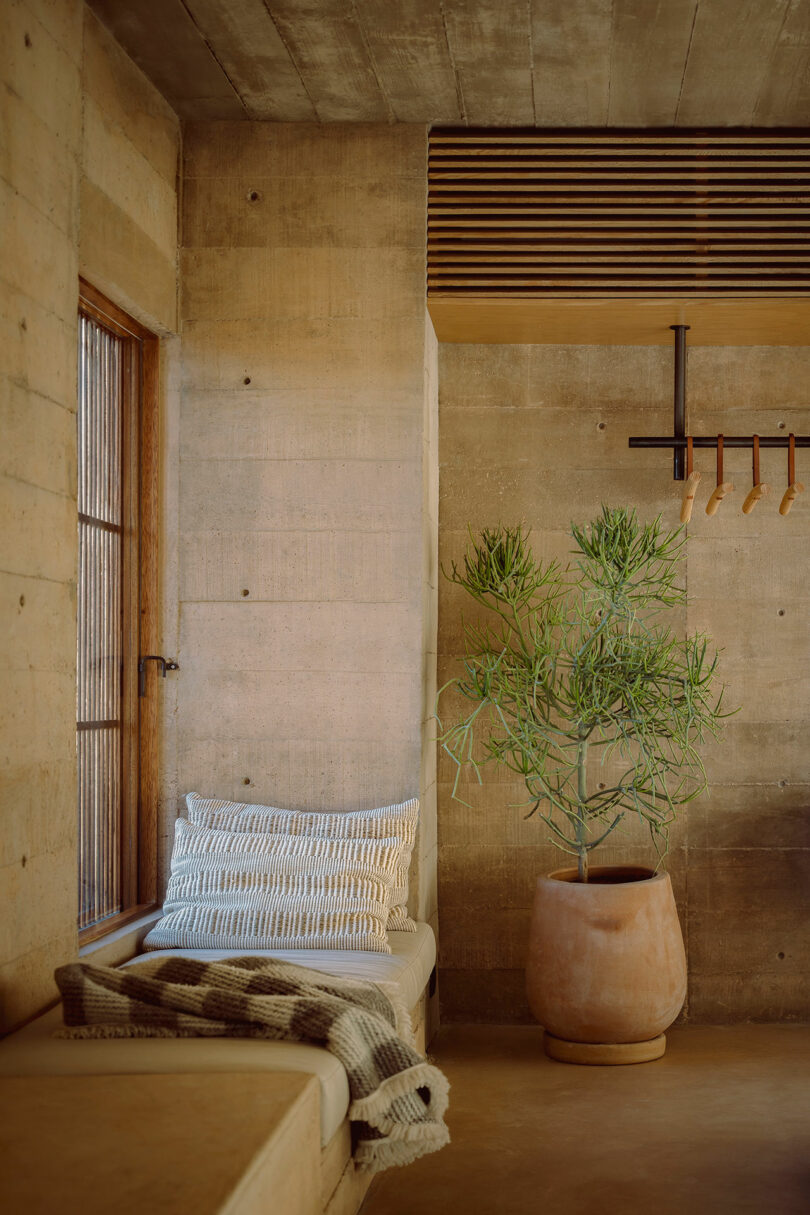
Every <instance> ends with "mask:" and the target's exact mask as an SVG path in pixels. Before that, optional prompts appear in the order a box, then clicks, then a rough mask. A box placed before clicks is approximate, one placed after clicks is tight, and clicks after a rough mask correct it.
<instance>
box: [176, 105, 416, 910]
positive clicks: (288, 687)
mask: <svg viewBox="0 0 810 1215" xmlns="http://www.w3.org/2000/svg"><path fill="white" fill-rule="evenodd" d="M426 144H427V135H426V130H425V128H424V127H403V126H400V127H390V126H385V125H371V126H365V125H362V124H361V125H351V126H348V125H347V126H340V125H337V126H326V127H318V126H314V125H308V124H275V123H201V124H191V125H189V126H188V127H187V129H186V132H185V173H184V184H183V194H184V214H183V223H182V233H183V236H182V243H183V251H182V267H181V281H182V313H183V389H182V416H181V423H180V437H179V444H180V510H179V530H178V547H179V554H180V591H179V630H180V632H179V662H180V668H181V670H180V679H179V680H178V684H177V686H178V712H177V733H176V756H177V758H176V769H175V776H174V779H175V781H176V794H177V799H178V800H177V808H178V809H179V807H180V804H181V803H180V800H179V799H180V798H181V797H182V794H184V793H185V792H187V791H189V790H191V789H197V790H199V791H201V792H203V793H206V792H207V793H209V794H214V795H218V796H223V797H230V798H236V799H238V800H241V801H250V800H256V801H262V802H270V803H273V804H276V805H281V806H290V807H298V808H309V809H327V808H335V809H339V810H340V809H350V808H368V807H372V806H380V805H385V804H388V803H391V802H397V801H401V800H403V799H404V798H406V797H411V796H414V795H416V794H419V793H420V791H421V792H422V794H423V799H424V801H425V814H424V824H425V830H424V833H423V840H422V845H421V847H420V859H421V866H420V868H421V871H422V876H421V879H419V878H418V879H417V881H416V884H415V885H416V891H415V899H416V900H417V901H418V903H419V906H418V910H419V911H420V912H421V914H422V916H423V917H424V918H429V917H431V916H432V915H434V913H435V888H434V884H433V883H432V882H431V880H430V876H429V874H430V868H431V864H432V865H433V868H434V869H435V831H434V828H433V826H432V824H433V822H435V815H434V807H435V784H434V780H433V773H432V764H433V763H434V760H433V754H432V753H433V748H432V747H430V746H426V745H424V741H423V740H424V737H425V728H424V725H423V723H424V720H425V718H426V716H427V713H426V707H425V699H424V695H423V691H424V687H425V679H426V678H427V676H426V675H425V674H424V672H425V671H428V670H429V669H430V667H431V661H432V664H433V666H434V667H435V642H434V636H435V607H434V603H435V565H436V559H435V553H436V528H437V525H436V518H437V510H436V506H435V502H436V490H435V476H433V477H431V476H430V472H429V466H430V462H431V460H432V461H433V463H434V464H435V435H436V392H437V390H436V374H435V362H436V347H435V339H433V338H432V328H431V326H430V323H429V321H428V322H427V323H426V315H425V287H424V267H425V191H426V184H425V183H426V153H427V147H426ZM426 324H427V338H426ZM431 341H432V345H431ZM423 504H424V509H423ZM431 511H432V518H433V525H432V527H431V526H430V524H429V523H428V525H427V527H426V526H425V525H424V524H423V515H424V517H425V519H427V520H430V518H431ZM431 579H432V582H431ZM431 587H432V590H431ZM431 613H432V614H431ZM423 750H424V760H423ZM167 753H168V751H167ZM420 771H421V773H422V775H421V778H420ZM167 779H169V780H170V779H172V778H171V776H170V775H169V774H168V773H167ZM420 786H421V789H420ZM173 817H174V816H173V814H172V815H169V816H167V821H166V823H165V831H166V840H165V844H164V855H165V853H166V852H167V851H168V848H169V842H170V841H169V836H170V834H171V830H172V826H173V823H172V821H171V820H172V819H173Z"/></svg>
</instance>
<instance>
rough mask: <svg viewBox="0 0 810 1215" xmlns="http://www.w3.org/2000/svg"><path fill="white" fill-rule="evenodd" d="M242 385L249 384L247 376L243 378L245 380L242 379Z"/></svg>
mask: <svg viewBox="0 0 810 1215" xmlns="http://www.w3.org/2000/svg"><path fill="white" fill-rule="evenodd" d="M242 383H243V384H249V383H250V376H249V375H246V376H245V378H244V380H243V381H242Z"/></svg>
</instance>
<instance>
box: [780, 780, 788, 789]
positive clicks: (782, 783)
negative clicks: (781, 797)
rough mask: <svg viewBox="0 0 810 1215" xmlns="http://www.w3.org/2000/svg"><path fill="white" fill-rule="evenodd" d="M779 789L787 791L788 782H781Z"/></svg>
mask: <svg viewBox="0 0 810 1215" xmlns="http://www.w3.org/2000/svg"><path fill="white" fill-rule="evenodd" d="M779 788H780V789H787V781H786V780H780V782H779Z"/></svg>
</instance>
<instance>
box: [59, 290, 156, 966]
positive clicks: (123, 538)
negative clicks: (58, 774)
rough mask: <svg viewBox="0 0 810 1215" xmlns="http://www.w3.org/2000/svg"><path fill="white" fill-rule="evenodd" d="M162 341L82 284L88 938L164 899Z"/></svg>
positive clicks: (81, 758)
mask: <svg viewBox="0 0 810 1215" xmlns="http://www.w3.org/2000/svg"><path fill="white" fill-rule="evenodd" d="M157 355H158V343H157V338H156V337H155V336H154V335H153V334H150V333H149V332H148V331H146V330H145V329H143V328H142V327H141V326H140V325H139V324H138V323H137V322H136V321H134V320H132V318H131V317H129V316H127V315H126V313H123V312H122V311H121V310H120V309H119V308H117V307H116V306H115V305H113V304H111V303H110V302H109V301H108V300H106V299H105V298H104V297H103V296H102V295H100V294H99V293H98V292H97V291H95V290H94V289H93V288H92V287H90V285H89V284H87V283H84V282H82V284H81V291H80V304H79V394H78V396H79V399H78V527H79V567H78V592H77V616H78V624H77V694H76V751H77V758H78V815H79V857H78V860H79V930H80V940H81V942H82V943H86V942H87V941H89V940H92V939H94V938H95V937H98V936H100V935H102V933H104V932H107V931H110V930H111V929H112V928H113V927H118V926H120V925H121V924H122V923H125V922H126V921H127V920H128V919H132V918H135V916H137V915H138V914H140V913H141V912H142V911H144V910H145V909H146V908H147V907H149V906H151V905H153V904H154V901H155V895H156V875H155V855H156V832H155V822H154V814H155V803H156V789H155V785H156V768H157V713H156V696H155V687H154V682H153V681H154V678H155V675H154V672H152V673H150V676H149V678H150V680H151V681H152V682H150V683H149V685H148V687H147V691H151V695H147V696H146V697H141V696H139V695H138V691H139V689H138V659H139V656H140V655H141V654H148V653H154V652H155V648H156V647H155V645H154V642H155V633H156V625H157V619H156V600H157V594H156V590H157V576H156V575H157V553H156V533H157V484H156V464H157V442H156V423H157V402H156V386H157V362H158V358H157Z"/></svg>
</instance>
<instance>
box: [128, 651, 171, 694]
mask: <svg viewBox="0 0 810 1215" xmlns="http://www.w3.org/2000/svg"><path fill="white" fill-rule="evenodd" d="M147 662H159V663H160V673H161V675H162V676H163V678H164V679H165V678H166V672H167V671H179V670H180V667H179V666H178V664H177V663H176V662H172V661H171V659H169V658H164V657H163V655H162V654H144V656H143V657H142V658H139V659H138V695H139V696H145V695H146V664H147Z"/></svg>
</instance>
